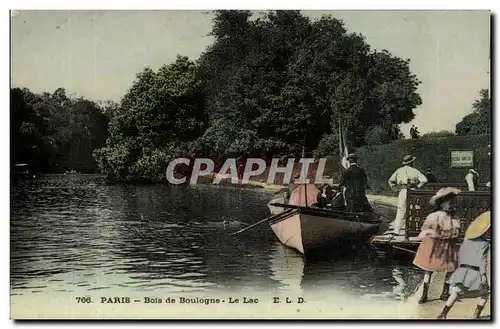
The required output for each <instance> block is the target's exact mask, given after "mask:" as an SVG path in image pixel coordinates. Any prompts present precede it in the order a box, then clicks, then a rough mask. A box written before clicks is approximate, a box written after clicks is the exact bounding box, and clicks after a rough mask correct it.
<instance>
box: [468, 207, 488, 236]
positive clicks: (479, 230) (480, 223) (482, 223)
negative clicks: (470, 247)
mask: <svg viewBox="0 0 500 329" xmlns="http://www.w3.org/2000/svg"><path fill="white" fill-rule="evenodd" d="M490 224H491V215H490V212H489V211H486V212H483V213H482V214H481V215H479V216H478V217H477V218H476V219H474V220H473V221H472V223H470V225H469V227H468V228H467V231H465V237H466V238H467V239H469V240H471V239H475V238H478V237H480V236H481V235H483V234H484V233H486V231H488V229H489V228H490Z"/></svg>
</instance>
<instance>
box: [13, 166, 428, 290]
mask: <svg viewBox="0 0 500 329" xmlns="http://www.w3.org/2000/svg"><path fill="white" fill-rule="evenodd" d="M270 197H271V195H270V194H269V193H266V192H264V191H262V190H255V189H241V188H225V187H212V186H196V187H185V186H182V187H169V186H156V185H155V186H132V185H131V186H123V185H113V186H109V185H106V184H104V182H103V179H102V178H101V177H99V176H91V175H68V176H45V177H41V178H37V179H36V180H30V181H21V182H15V183H13V184H12V186H11V294H12V295H33V294H44V293H52V292H73V293H76V292H78V293H80V292H84V293H92V292H95V291H98V290H101V291H102V293H105V292H106V291H116V290H119V291H121V292H122V294H124V292H127V291H128V292H137V293H141V292H145V293H146V292H159V291H161V292H167V293H186V292H199V291H204V292H207V291H224V290H231V291H238V290H252V289H262V290H275V291H286V290H290V291H301V292H307V291H313V290H319V289H321V290H325V289H331V290H330V291H335V292H336V293H346V294H349V295H352V296H358V297H363V298H375V299H399V298H401V297H402V296H403V298H404V296H407V295H408V294H410V293H412V292H413V291H414V289H415V287H416V285H417V284H418V282H419V281H420V279H421V274H420V272H418V271H416V270H415V269H414V268H413V267H412V266H411V265H410V264H411V260H408V259H404V260H399V261H390V262H388V261H380V260H377V259H376V258H375V257H374V254H373V252H372V251H371V250H370V249H369V248H368V247H367V248H364V249H361V250H357V251H356V252H355V253H352V252H351V253H350V252H347V251H346V252H345V255H344V257H342V258H341V259H336V260H334V259H331V260H323V261H314V262H310V261H304V260H303V258H302V257H301V256H300V255H299V254H297V253H296V252H295V251H293V250H290V249H288V248H286V247H283V246H282V245H281V244H279V243H278V242H277V239H276V238H275V236H274V235H273V233H272V231H271V229H270V228H269V226H268V225H261V226H260V227H256V228H255V229H253V230H249V231H247V232H246V233H243V234H241V235H238V236H234V237H233V236H230V235H229V233H231V232H234V231H236V230H238V229H240V228H243V227H245V226H246V225H248V224H251V223H254V222H256V221H258V220H260V219H263V218H265V217H266V216H268V214H269V211H268V209H267V207H266V203H267V202H268V201H269V199H270ZM224 220H227V221H228V222H229V224H227V225H224V223H223V221H224Z"/></svg>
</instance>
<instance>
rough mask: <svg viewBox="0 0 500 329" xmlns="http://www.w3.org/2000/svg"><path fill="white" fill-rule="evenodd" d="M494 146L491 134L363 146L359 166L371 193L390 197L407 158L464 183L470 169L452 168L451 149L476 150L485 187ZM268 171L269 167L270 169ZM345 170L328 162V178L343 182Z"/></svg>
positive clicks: (439, 177) (297, 168)
mask: <svg viewBox="0 0 500 329" xmlns="http://www.w3.org/2000/svg"><path fill="white" fill-rule="evenodd" d="M490 143H491V137H490V136H489V135H474V136H453V137H422V138H419V139H414V140H412V139H407V140H399V141H394V142H392V143H389V144H383V145H374V146H364V147H361V148H359V149H357V150H356V152H355V153H356V154H357V155H358V164H359V166H361V167H362V168H364V169H365V170H366V174H367V176H368V180H369V181H370V185H371V191H370V193H376V194H389V195H392V194H393V192H392V191H391V190H390V188H389V186H388V184H387V180H388V179H389V177H390V176H391V174H392V173H393V172H394V170H396V169H397V168H398V167H400V165H401V160H402V158H403V156H404V155H406V154H412V155H414V156H416V158H417V159H416V160H415V162H414V166H415V167H416V168H417V169H419V170H420V171H422V173H425V170H426V168H427V167H430V168H431V169H432V172H433V173H434V175H435V176H436V178H437V180H438V182H447V183H455V184H456V183H461V184H465V183H466V182H465V174H466V173H467V170H468V169H467V168H460V169H456V168H453V169H452V168H451V167H450V150H474V162H475V167H476V170H477V171H478V173H479V183H480V184H483V185H484V184H486V182H488V181H489V180H490V175H491V163H490V157H489V156H488V151H489V149H488V144H490ZM267 169H268V168H267ZM267 172H268V170H266V171H265V172H264V173H263V174H262V175H259V177H256V178H253V179H259V180H266V179H267ZM298 172H300V164H298V161H296V165H295V168H294V173H298ZM341 173H342V169H341V167H340V161H339V160H338V159H337V158H331V159H328V161H327V165H326V170H325V175H328V176H330V177H332V178H333V180H334V182H338V181H339V180H340V177H341ZM315 175H316V165H313V166H311V167H310V169H309V178H313V177H315ZM282 177H283V176H282V175H277V176H276V179H275V180H274V183H276V184H280V183H282Z"/></svg>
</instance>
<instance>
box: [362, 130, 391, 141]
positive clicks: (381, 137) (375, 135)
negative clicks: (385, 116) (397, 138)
mask: <svg viewBox="0 0 500 329" xmlns="http://www.w3.org/2000/svg"><path fill="white" fill-rule="evenodd" d="M389 140H390V137H389V135H388V134H387V130H386V129H384V128H383V127H382V126H372V127H370V128H369V129H368V131H367V132H366V135H365V141H366V144H367V145H380V144H386V143H388V142H389Z"/></svg>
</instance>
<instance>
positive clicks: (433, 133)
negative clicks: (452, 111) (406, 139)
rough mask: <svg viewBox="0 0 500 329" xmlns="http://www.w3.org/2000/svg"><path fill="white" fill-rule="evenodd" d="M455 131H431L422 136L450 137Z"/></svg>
mask: <svg viewBox="0 0 500 329" xmlns="http://www.w3.org/2000/svg"><path fill="white" fill-rule="evenodd" d="M452 136H455V133H453V132H451V131H448V130H441V131H431V132H428V133H425V134H423V135H422V138H440V137H452Z"/></svg>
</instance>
